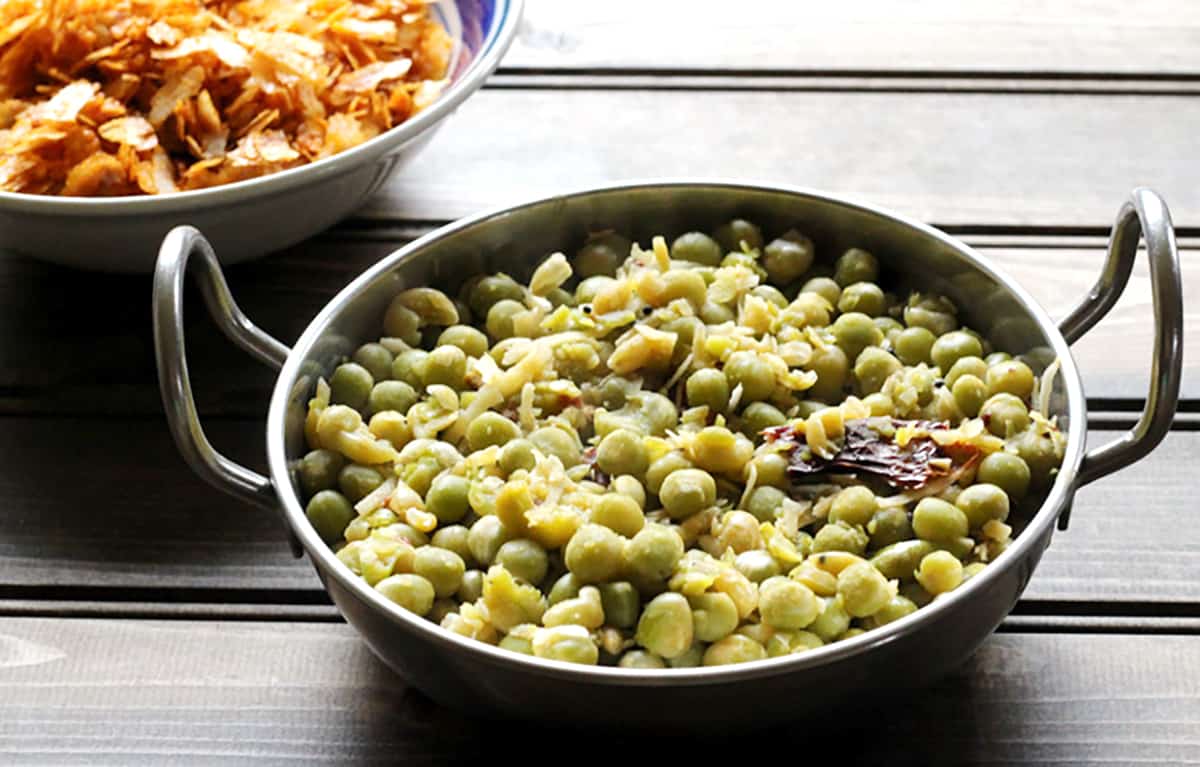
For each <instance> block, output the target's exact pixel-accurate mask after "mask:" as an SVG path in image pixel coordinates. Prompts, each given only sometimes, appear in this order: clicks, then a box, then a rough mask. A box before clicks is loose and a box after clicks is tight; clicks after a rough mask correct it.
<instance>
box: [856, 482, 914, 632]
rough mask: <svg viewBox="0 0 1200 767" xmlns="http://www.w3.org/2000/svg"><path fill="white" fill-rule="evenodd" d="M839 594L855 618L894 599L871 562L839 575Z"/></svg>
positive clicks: (863, 616)
mask: <svg viewBox="0 0 1200 767" xmlns="http://www.w3.org/2000/svg"><path fill="white" fill-rule="evenodd" d="M927 500H928V499H927ZM837 593H838V597H840V598H841V600H842V606H843V607H845V608H846V612H847V613H848V614H850V615H851V616H853V617H855V618H865V617H867V616H868V615H871V614H873V613H876V612H878V611H879V610H882V609H883V607H884V606H885V605H887V603H888V601H889V600H890V599H891V598H892V594H891V590H890V589H889V588H888V582H887V579H885V578H884V577H883V573H881V572H879V571H878V570H876V569H875V567H874V566H872V565H871V564H870V563H869V562H856V563H854V564H852V565H850V566H849V567H847V568H846V569H845V570H842V571H841V572H840V573H838V577H837Z"/></svg>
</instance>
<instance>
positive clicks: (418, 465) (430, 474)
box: [401, 456, 442, 495]
mask: <svg viewBox="0 0 1200 767" xmlns="http://www.w3.org/2000/svg"><path fill="white" fill-rule="evenodd" d="M403 471H404V473H403V475H401V479H403V480H404V482H405V483H407V484H408V486H409V487H411V488H412V489H413V490H416V491H417V493H419V494H421V495H425V494H427V493H428V492H429V488H430V487H432V486H433V480H434V478H435V477H437V475H438V474H441V473H442V466H441V464H439V463H438V462H437V459H436V458H432V457H430V456H423V457H421V458H418V459H417V461H416V462H415V463H411V464H409V465H408V466H405V467H404V469H403Z"/></svg>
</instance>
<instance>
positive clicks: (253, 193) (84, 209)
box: [0, 0, 525, 216]
mask: <svg viewBox="0 0 1200 767" xmlns="http://www.w3.org/2000/svg"><path fill="white" fill-rule="evenodd" d="M524 3H525V0H496V3H495V10H494V15H493V20H492V24H491V26H490V27H489V29H488V31H487V37H486V38H484V40H483V44H482V45H481V47H480V50H479V52H478V54H476V56H475V58H474V59H473V60H472V61H471V63H470V64H469V65H468V66H467V68H466V71H464V72H463V74H462V76H461V77H459V78H458V79H457V80H455V81H453V82H452V83H451V84H450V86H449V87H448V88H447V89H446V90H445V91H444V92H443V93H442V94H441V95H440V96H439V97H438V98H437V100H436V101H434V102H433V104H431V105H430V106H429V107H427V108H426V109H423V110H422V111H420V112H418V113H417V114H416V116H415V117H413V118H412V119H410V120H406V121H405V122H403V123H401V124H400V125H397V126H396V127H394V128H392V129H391V130H387V131H384V132H383V133H381V134H379V135H378V136H376V137H375V138H373V139H370V140H369V141H364V142H363V143H362V144H359V145H358V146H355V147H351V148H350V149H347V150H345V151H342V152H338V153H337V154H334V155H331V156H329V157H325V158H323V159H320V160H317V161H316V162H312V163H307V164H305V165H300V166H297V167H295V168H289V169H287V170H282V171H279V172H277V173H269V174H267V175H265V176H259V177H257V178H251V179H246V180H244V181H235V182H233V183H231V184H221V185H219V186H214V187H209V188H207V189H193V190H190V191H186V192H175V193H172V194H168V195H145V196H126V197H57V196H51V195H41V194H27V193H23V192H6V191H0V210H4V211H6V212H18V213H32V214H39V215H58V216H94V215H101V214H103V215H108V216H132V215H145V214H148V213H178V212H180V211H194V210H206V209H210V208H216V207H221V206H224V205H229V204H232V203H237V202H244V201H247V200H251V199H256V198H261V197H270V196H273V195H277V194H283V193H286V192H289V191H293V190H295V189H298V188H301V187H306V186H309V185H310V184H316V183H320V182H321V181H322V180H325V179H328V178H334V177H337V176H340V175H343V174H345V173H349V172H351V171H353V170H356V169H358V168H361V167H362V166H364V165H366V164H368V163H371V162H376V161H378V160H379V159H380V158H382V157H385V156H387V155H388V154H390V153H392V152H395V151H397V150H399V149H400V147H402V146H403V145H404V144H406V143H408V142H409V141H412V140H413V139H415V138H417V137H418V136H421V135H422V134H425V133H426V132H430V133H431V132H432V131H433V130H434V129H435V128H437V127H439V126H440V125H441V123H442V121H443V120H445V118H447V117H449V116H450V114H452V113H453V112H454V110H455V109H457V108H458V107H459V106H460V105H461V104H462V103H463V102H464V101H466V99H467V98H468V97H470V96H471V95H473V94H474V93H475V92H476V91H478V90H479V89H480V88H481V87H482V86H483V84H484V81H486V80H487V78H488V77H489V76H490V75H491V74H492V73H493V72H494V71H495V70H496V68H497V67H498V66H499V65H500V59H501V58H502V57H503V56H504V54H505V53H506V52H507V51H508V49H509V47H510V46H511V45H512V43H513V40H515V39H516V35H517V30H518V27H519V24H520V20H521V16H522V10H523V7H524Z"/></svg>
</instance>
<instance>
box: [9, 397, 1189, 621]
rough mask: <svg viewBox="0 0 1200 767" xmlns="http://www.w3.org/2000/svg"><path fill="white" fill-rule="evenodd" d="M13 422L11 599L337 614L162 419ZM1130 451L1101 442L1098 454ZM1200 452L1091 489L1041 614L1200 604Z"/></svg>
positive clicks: (1038, 590) (1040, 575)
mask: <svg viewBox="0 0 1200 767" xmlns="http://www.w3.org/2000/svg"><path fill="white" fill-rule="evenodd" d="M2 423H3V428H0V465H3V466H5V467H6V469H5V471H4V473H3V474H2V475H0V584H3V586H0V598H4V597H5V596H6V594H7V596H8V597H9V598H13V599H23V598H36V597H37V596H38V595H39V594H41V593H43V592H46V591H49V592H51V593H52V594H53V595H55V598H61V599H75V600H86V599H88V598H89V595H91V594H93V593H94V592H95V590H97V589H104V590H107V591H106V592H105V593H106V595H107V594H110V593H112V592H113V591H114V590H116V592H117V593H115V595H113V596H112V598H114V599H120V598H132V599H137V600H140V601H170V600H172V599H181V600H184V601H194V602H215V601H222V599H223V598H224V597H222V596H221V594H223V593H226V591H227V590H230V591H231V593H230V595H229V599H236V600H239V601H244V602H249V603H265V602H271V601H288V602H296V603H299V604H312V603H318V602H320V601H322V600H323V599H324V597H323V596H322V595H321V593H320V585H319V583H318V582H317V579H316V576H315V575H314V574H313V571H312V568H311V566H310V565H309V563H308V562H307V561H306V560H303V559H302V560H294V559H292V558H291V556H290V554H289V553H288V550H287V546H286V544H285V541H284V537H283V534H282V532H281V527H280V523H278V522H277V521H276V518H275V517H274V515H272V514H271V513H270V512H269V511H265V510H262V509H258V508H253V507H249V506H246V505H244V504H242V503H240V502H237V501H235V500H232V499H230V498H228V497H226V496H224V495H222V494H221V493H219V492H218V491H216V490H214V489H212V488H210V487H208V486H207V485H205V484H203V483H202V482H201V481H200V480H199V479H197V478H196V477H195V476H194V475H193V474H192V473H191V471H190V470H189V469H188V468H187V467H186V466H185V465H184V463H183V460H182V459H181V458H180V457H179V456H178V454H177V453H176V451H175V448H174V446H173V444H172V443H171V438H170V435H169V433H168V431H167V428H166V426H165V424H163V423H161V422H160V421H158V420H157V419H137V420H131V419H127V420H123V421H120V422H117V421H110V420H94V419H86V418H6V419H4V421H3V422H2ZM209 433H210V438H211V439H212V441H213V443H214V444H215V445H216V446H217V447H218V448H219V449H221V450H223V451H225V452H227V453H228V454H229V455H230V456H231V457H232V458H233V459H235V460H237V461H242V462H245V463H247V464H248V465H250V466H252V467H255V468H261V467H262V464H263V453H264V451H265V447H264V436H263V427H262V424H261V423H259V422H256V421H229V420H217V421H215V422H214V423H212V424H211V426H210V427H209ZM1115 436H1117V433H1116V432H1092V433H1091V434H1090V435H1089V440H1090V444H1092V445H1099V444H1101V443H1103V442H1105V441H1107V440H1109V439H1112V438H1114V437H1115ZM1198 451H1200V432H1195V431H1187V432H1174V433H1172V434H1171V435H1169V436H1168V437H1167V439H1166V441H1165V443H1164V444H1163V445H1162V446H1161V447H1160V448H1159V449H1158V450H1157V451H1156V452H1155V453H1153V454H1152V455H1151V456H1149V457H1148V458H1146V459H1145V460H1143V461H1142V462H1140V463H1138V464H1136V465H1135V466H1133V467H1131V468H1129V469H1126V470H1124V471H1122V472H1120V473H1118V474H1116V475H1113V476H1112V477H1108V478H1105V479H1103V480H1100V481H1098V482H1096V483H1095V484H1093V485H1091V486H1089V487H1087V488H1085V489H1084V490H1083V491H1082V492H1081V493H1080V494H1079V496H1078V498H1077V499H1076V505H1075V510H1074V514H1073V516H1072V520H1071V528H1070V530H1069V531H1067V532H1065V533H1059V534H1057V536H1056V538H1055V539H1054V542H1053V543H1052V545H1051V547H1050V549H1049V551H1048V552H1047V553H1046V556H1045V558H1044V560H1043V562H1042V564H1041V565H1040V567H1039V568H1038V570H1037V572H1036V574H1035V575H1034V577H1033V579H1032V581H1031V583H1030V585H1029V589H1028V591H1027V592H1026V597H1027V599H1028V600H1031V601H1035V602H1049V601H1052V602H1078V603H1088V604H1097V605H1104V604H1111V605H1116V607H1113V608H1111V609H1112V610H1116V611H1117V612H1119V611H1120V610H1121V609H1124V608H1121V607H1120V605H1121V604H1125V605H1137V604H1139V603H1143V602H1155V603H1162V604H1169V603H1175V604H1184V605H1189V604H1190V605H1195V604H1197V603H1200V543H1197V542H1196V540H1195V536H1191V535H1190V534H1189V531H1190V530H1191V524H1192V523H1191V514H1192V511H1193V510H1194V508H1193V507H1194V505H1195V504H1194V502H1193V500H1194V499H1193V496H1194V495H1195V488H1196V479H1195V461H1194V456H1195V455H1196V454H1197V452H1198ZM48 488H53V492H48V490H47V489H48ZM120 590H132V591H126V592H124V593H125V594H128V596H122V592H121V591H120ZM132 592H137V593H132ZM142 592H150V595H149V596H145V595H143V594H142ZM164 592H165V594H164ZM1106 609H1108V608H1106Z"/></svg>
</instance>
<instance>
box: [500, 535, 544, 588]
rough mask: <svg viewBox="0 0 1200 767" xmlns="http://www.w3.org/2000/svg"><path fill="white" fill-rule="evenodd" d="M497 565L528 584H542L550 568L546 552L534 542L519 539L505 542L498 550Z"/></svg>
mask: <svg viewBox="0 0 1200 767" xmlns="http://www.w3.org/2000/svg"><path fill="white" fill-rule="evenodd" d="M495 561H496V563H498V564H501V565H504V569H506V570H508V571H509V572H510V573H512V574H513V575H515V576H516V577H518V578H520V579H521V580H523V581H525V582H527V583H534V584H537V583H541V582H542V580H543V579H544V578H545V577H546V571H547V570H548V569H549V568H550V558H549V557H548V556H546V550H545V549H543V548H542V547H541V546H539V545H537V544H536V543H534V542H533V541H530V540H526V539H524V538H518V539H516V540H512V541H505V542H504V543H503V544H501V546H500V548H499V549H497V550H496V559H495Z"/></svg>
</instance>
